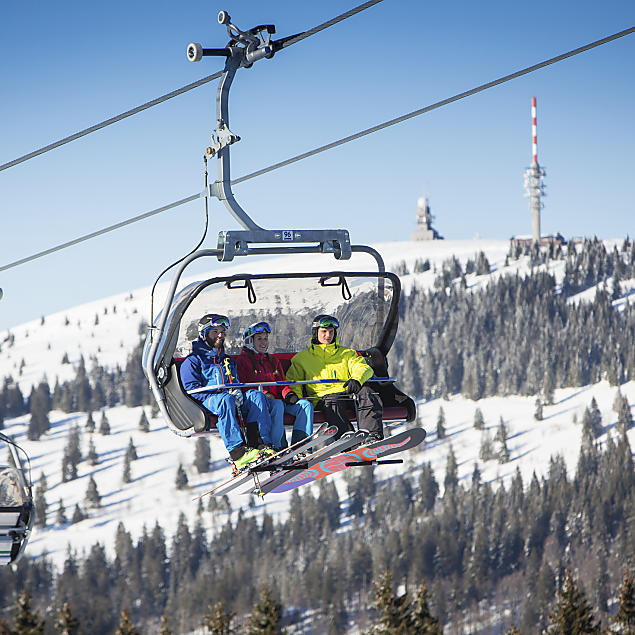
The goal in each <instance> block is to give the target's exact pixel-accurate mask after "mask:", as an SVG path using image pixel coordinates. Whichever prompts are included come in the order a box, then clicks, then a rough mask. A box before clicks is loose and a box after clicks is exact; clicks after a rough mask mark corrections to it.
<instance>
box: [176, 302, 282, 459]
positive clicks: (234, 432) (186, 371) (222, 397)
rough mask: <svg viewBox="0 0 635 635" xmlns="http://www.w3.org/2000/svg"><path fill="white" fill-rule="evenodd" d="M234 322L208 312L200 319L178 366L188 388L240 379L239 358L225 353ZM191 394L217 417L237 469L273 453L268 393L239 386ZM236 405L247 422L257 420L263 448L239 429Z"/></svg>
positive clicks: (184, 386) (233, 382) (183, 382)
mask: <svg viewBox="0 0 635 635" xmlns="http://www.w3.org/2000/svg"><path fill="white" fill-rule="evenodd" d="M230 324H231V322H230V320H229V318H228V317H227V316H225V315H219V314H218V313H208V314H207V315H204V316H203V317H202V318H201V319H200V320H199V322H198V339H196V340H194V341H193V342H192V352H191V353H190V354H189V355H188V356H187V357H186V358H185V359H184V360H183V363H182V364H181V367H180V369H179V374H180V377H181V382H182V384H183V388H185V390H187V391H190V390H195V389H197V388H204V387H205V386H210V387H212V386H217V385H218V384H225V385H227V384H236V383H239V379H238V371H237V368H236V362H235V361H234V359H233V358H232V357H230V356H229V355H227V353H225V349H224V344H225V334H226V332H227V329H228V328H229V326H230ZM190 397H192V398H194V399H196V400H197V401H199V402H200V403H201V405H202V406H203V407H204V408H206V409H207V410H209V411H210V412H211V413H212V414H214V415H216V416H217V417H218V423H217V424H216V426H217V428H218V431H219V433H220V436H221V438H222V439H223V443H224V444H225V447H226V448H227V451H228V452H229V456H230V458H231V460H232V462H233V463H234V465H235V466H236V468H237V469H242V468H244V467H245V466H246V465H248V464H249V463H252V462H254V461H257V460H258V459H259V458H260V457H261V456H262V455H263V454H264V455H265V456H267V455H270V454H273V452H274V451H273V449H272V448H271V445H272V439H271V416H270V414H269V408H268V405H267V398H266V397H265V395H264V394H263V393H261V392H259V391H257V390H250V391H248V392H247V393H245V394H243V393H242V391H240V390H239V389H231V388H230V389H228V388H210V390H205V391H201V392H195V393H192V394H191V395H190ZM237 408H240V412H241V414H242V417H243V418H244V420H245V422H246V424H249V423H256V424H257V426H258V431H259V433H260V437H261V439H262V441H263V443H264V444H265V445H264V448H260V449H258V448H249V447H247V445H246V442H245V439H243V435H242V433H241V430H240V425H239V421H238V416H239V415H238V412H237Z"/></svg>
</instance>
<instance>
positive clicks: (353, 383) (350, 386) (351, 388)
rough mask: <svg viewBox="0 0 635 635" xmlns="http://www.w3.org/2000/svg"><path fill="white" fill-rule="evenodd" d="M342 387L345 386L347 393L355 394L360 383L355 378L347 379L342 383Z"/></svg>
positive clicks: (360, 386)
mask: <svg viewBox="0 0 635 635" xmlns="http://www.w3.org/2000/svg"><path fill="white" fill-rule="evenodd" d="M344 388H346V392H347V393H348V394H349V395H356V394H357V393H358V392H359V391H360V390H361V389H362V385H361V384H360V383H359V382H358V381H357V379H349V380H348V381H347V382H346V383H345V384H344Z"/></svg>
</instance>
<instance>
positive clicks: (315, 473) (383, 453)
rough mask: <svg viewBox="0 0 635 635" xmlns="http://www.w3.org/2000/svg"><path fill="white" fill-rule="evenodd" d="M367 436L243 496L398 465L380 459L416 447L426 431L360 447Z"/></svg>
mask: <svg viewBox="0 0 635 635" xmlns="http://www.w3.org/2000/svg"><path fill="white" fill-rule="evenodd" d="M367 436H368V433H367V432H365V431H359V432H356V433H355V434H353V435H352V436H350V437H348V438H344V437H343V438H341V439H339V440H338V441H336V442H334V443H333V444H331V445H329V446H327V447H326V448H324V449H323V450H321V451H318V452H314V453H313V454H311V455H309V456H308V457H306V459H305V460H304V463H306V465H298V469H296V470H292V471H288V472H286V473H284V474H273V475H272V476H270V477H269V478H268V479H267V480H266V481H263V482H262V483H260V484H259V485H256V487H254V488H253V489H251V490H247V492H244V493H248V492H250V493H252V494H258V495H260V496H264V495H265V494H269V493H274V494H281V493H283V492H288V491H290V490H292V489H295V488H296V487H300V486H302V485H307V484H308V483H313V482H315V481H317V480H320V479H322V478H324V477H325V476H329V475H330V474H334V473H336V472H341V471H342V470H345V469H347V468H349V467H366V466H374V465H385V464H389V463H402V462H403V460H402V459H385V458H384V457H387V456H390V455H392V454H397V453H398V452H403V451H404V450H409V449H411V448H414V447H416V446H417V445H419V444H420V443H422V442H423V441H424V439H425V438H426V431H425V430H424V429H423V428H411V429H409V430H405V431H404V432H401V433H399V434H397V435H395V436H393V437H389V438H388V439H382V440H381V441H375V442H373V443H370V444H368V445H360V443H362V444H363V443H364V441H365V439H366V438H367ZM355 446H358V447H355Z"/></svg>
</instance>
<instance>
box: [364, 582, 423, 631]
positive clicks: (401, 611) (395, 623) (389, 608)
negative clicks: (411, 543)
mask: <svg viewBox="0 0 635 635" xmlns="http://www.w3.org/2000/svg"><path fill="white" fill-rule="evenodd" d="M374 608H375V610H376V611H377V613H378V620H377V622H376V623H375V625H374V627H373V630H372V633H373V635H393V634H394V635H408V634H409V633H412V632H414V631H412V630H411V627H412V623H411V620H412V615H411V611H410V604H409V601H408V594H407V593H405V594H404V595H402V596H399V597H395V596H393V591H392V576H391V574H390V573H389V572H388V571H384V573H382V574H381V576H380V577H379V580H378V582H377V584H376V587H375V603H374Z"/></svg>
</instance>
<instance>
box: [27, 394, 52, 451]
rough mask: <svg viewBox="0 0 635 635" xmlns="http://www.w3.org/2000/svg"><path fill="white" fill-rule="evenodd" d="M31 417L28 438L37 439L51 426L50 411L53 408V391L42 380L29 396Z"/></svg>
mask: <svg viewBox="0 0 635 635" xmlns="http://www.w3.org/2000/svg"><path fill="white" fill-rule="evenodd" d="M29 403H30V412H31V419H30V420H29V427H28V429H27V438H28V439H30V440H31V441H37V440H38V439H39V438H40V437H41V436H42V435H43V434H44V433H45V432H46V431H47V430H48V429H49V428H50V427H51V424H50V423H49V412H50V410H51V393H50V390H49V386H48V384H47V383H46V382H40V384H39V385H38V387H37V388H34V389H33V390H32V391H31V396H30V398H29Z"/></svg>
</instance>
